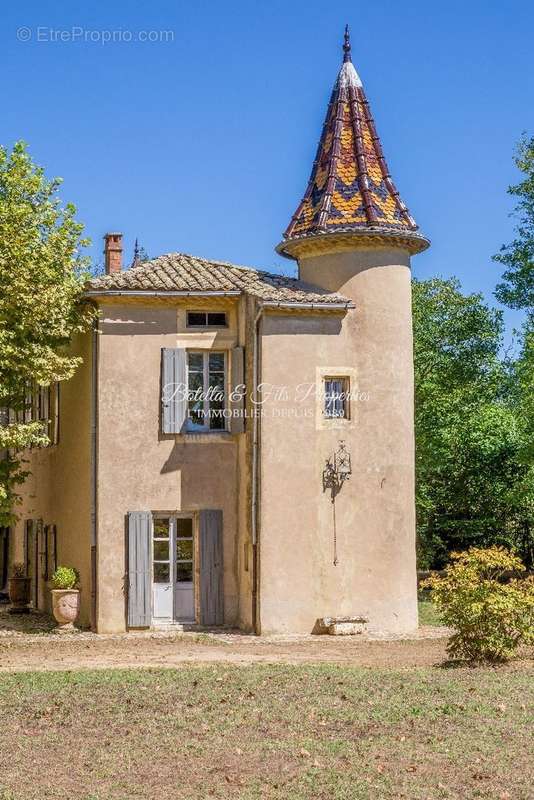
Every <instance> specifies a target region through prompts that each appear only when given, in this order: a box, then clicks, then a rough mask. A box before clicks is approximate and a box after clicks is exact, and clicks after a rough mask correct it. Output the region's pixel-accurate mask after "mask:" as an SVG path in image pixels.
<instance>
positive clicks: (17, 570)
mask: <svg viewBox="0 0 534 800" xmlns="http://www.w3.org/2000/svg"><path fill="white" fill-rule="evenodd" d="M30 587H31V578H28V576H27V575H26V567H25V566H24V564H20V563H16V564H13V566H12V567H11V577H10V578H9V599H10V600H11V603H12V606H11V608H10V609H9V613H10V614H29V613H30V609H29V608H28V603H29V602H30Z"/></svg>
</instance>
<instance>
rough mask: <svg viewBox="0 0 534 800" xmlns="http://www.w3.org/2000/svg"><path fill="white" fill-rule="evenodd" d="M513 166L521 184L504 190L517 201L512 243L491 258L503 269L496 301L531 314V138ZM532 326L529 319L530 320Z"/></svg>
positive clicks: (533, 277) (533, 262)
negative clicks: (520, 177) (519, 176)
mask: <svg viewBox="0 0 534 800" xmlns="http://www.w3.org/2000/svg"><path fill="white" fill-rule="evenodd" d="M514 160H515V164H516V166H517V168H518V169H519V171H520V172H521V174H522V180H521V181H520V182H519V183H517V184H515V185H514V186H510V187H509V188H508V194H509V195H511V196H512V197H514V198H516V199H517V203H516V207H515V210H514V216H515V217H516V218H517V219H518V224H517V226H516V229H515V234H516V235H515V238H514V240H513V241H512V242H511V243H510V244H507V245H503V247H502V248H501V251H500V253H498V254H497V255H495V256H494V257H493V258H494V260H495V261H496V262H498V263H499V264H502V265H503V266H504V272H503V275H502V282H501V283H499V284H498V285H497V289H496V291H495V295H496V297H497V299H498V300H499V301H500V302H501V303H503V304H504V305H506V306H509V307H510V308H523V309H526V310H527V312H528V314H529V316H530V317H531V318H532V316H533V314H534V138H528V137H526V136H523V138H522V139H521V141H520V142H519V145H518V147H517V150H516V153H515V159H514ZM530 321H531V323H532V319H531V320H530Z"/></svg>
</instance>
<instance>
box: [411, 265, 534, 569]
mask: <svg viewBox="0 0 534 800" xmlns="http://www.w3.org/2000/svg"><path fill="white" fill-rule="evenodd" d="M413 297H414V357H415V425H416V478H417V495H416V503H417V525H418V556H419V565H420V567H422V568H428V567H433V568H439V567H442V566H444V564H445V563H446V562H447V560H448V557H449V553H450V551H451V550H463V549H465V548H468V547H470V546H472V545H479V546H483V545H488V544H493V543H495V544H506V545H509V546H516V547H518V548H519V549H520V551H521V553H522V555H523V557H524V558H526V559H527V560H529V561H530V562H531V559H532V536H531V530H532V525H533V523H534V507H533V504H532V496H533V488H534V474H533V472H532V469H531V467H530V462H529V458H528V451H529V447H530V446H531V439H530V438H529V436H530V434H529V430H530V428H529V424H528V422H527V418H526V416H525V413H524V410H523V404H524V392H523V391H522V390H521V388H519V384H518V380H517V375H518V373H519V372H521V374H522V376H523V377H522V380H523V381H524V383H525V385H527V384H528V383H529V381H530V380H531V377H532V376H531V375H529V372H528V369H527V368H526V367H524V366H522V363H521V359H519V360H518V361H517V362H511V363H509V362H508V361H507V360H504V359H501V358H500V355H499V353H500V348H501V344H502V334H503V322H502V315H501V312H499V311H497V310H495V309H492V308H490V307H488V305H487V304H486V303H485V302H484V301H483V299H482V296H481V295H479V294H471V295H464V294H462V292H461V290H460V285H459V283H458V281H457V280H455V279H450V280H442V279H438V278H435V279H432V280H428V281H414V284H413ZM531 422H532V420H530V423H531Z"/></svg>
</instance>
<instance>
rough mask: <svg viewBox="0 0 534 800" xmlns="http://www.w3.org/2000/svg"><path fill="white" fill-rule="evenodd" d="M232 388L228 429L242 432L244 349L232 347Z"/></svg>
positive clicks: (243, 418)
mask: <svg viewBox="0 0 534 800" xmlns="http://www.w3.org/2000/svg"><path fill="white" fill-rule="evenodd" d="M231 371H232V389H231V395H230V397H231V411H232V416H231V418H230V430H231V432H232V433H243V432H244V430H245V407H246V406H245V391H244V389H243V386H244V383H245V349H244V347H234V349H233V350H232V361H231Z"/></svg>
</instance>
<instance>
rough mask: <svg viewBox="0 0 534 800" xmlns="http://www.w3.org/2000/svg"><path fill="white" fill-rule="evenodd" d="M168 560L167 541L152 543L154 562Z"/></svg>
mask: <svg viewBox="0 0 534 800" xmlns="http://www.w3.org/2000/svg"><path fill="white" fill-rule="evenodd" d="M168 560H169V540H168V539H167V541H166V542H158V541H154V561H168Z"/></svg>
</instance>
